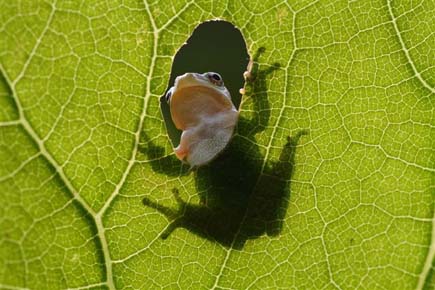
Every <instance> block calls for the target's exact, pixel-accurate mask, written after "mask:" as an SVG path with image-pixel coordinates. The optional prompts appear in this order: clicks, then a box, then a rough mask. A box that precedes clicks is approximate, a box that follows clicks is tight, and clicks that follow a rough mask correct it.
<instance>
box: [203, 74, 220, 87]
mask: <svg viewBox="0 0 435 290" xmlns="http://www.w3.org/2000/svg"><path fill="white" fill-rule="evenodd" d="M207 77H208V79H209V80H210V82H212V83H213V84H215V85H217V86H223V85H224V81H223V80H222V77H221V76H220V75H219V74H218V73H215V72H209V73H207Z"/></svg>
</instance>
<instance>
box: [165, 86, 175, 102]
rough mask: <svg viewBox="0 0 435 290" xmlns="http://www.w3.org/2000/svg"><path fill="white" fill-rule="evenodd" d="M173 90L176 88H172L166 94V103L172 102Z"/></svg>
mask: <svg viewBox="0 0 435 290" xmlns="http://www.w3.org/2000/svg"><path fill="white" fill-rule="evenodd" d="M173 88H174V87H172V88H170V89H169V91H168V92H167V93H166V95H165V99H166V102H167V103H169V102H170V101H171V97H172V91H173Z"/></svg>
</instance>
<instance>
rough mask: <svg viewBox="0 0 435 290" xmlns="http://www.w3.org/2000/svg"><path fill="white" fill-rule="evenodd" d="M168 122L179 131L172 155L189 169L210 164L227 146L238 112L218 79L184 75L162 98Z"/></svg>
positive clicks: (207, 74)
mask: <svg viewBox="0 0 435 290" xmlns="http://www.w3.org/2000/svg"><path fill="white" fill-rule="evenodd" d="M165 97H166V101H167V102H168V103H169V107H170V111H171V117H172V120H173V122H174V124H175V126H176V127H177V129H179V130H182V131H183V132H182V134H181V139H180V144H179V145H178V146H177V147H176V148H175V149H174V151H175V155H176V156H177V158H178V159H180V160H181V161H183V162H187V163H188V164H189V165H190V166H191V168H195V167H199V166H201V165H204V164H207V163H209V162H210V161H212V160H213V159H214V158H215V157H216V156H217V155H218V154H219V153H220V152H221V151H222V150H223V149H224V148H225V147H226V146H227V144H228V143H229V142H230V140H231V137H232V135H233V132H234V128H235V126H236V124H237V120H238V117H239V112H238V110H237V109H236V108H235V106H234V104H233V102H232V100H231V95H230V92H229V91H228V90H227V88H226V87H225V85H224V82H223V80H222V77H221V76H220V75H219V74H218V73H215V72H206V73H203V74H199V73H185V74H183V75H181V76H178V77H177V78H176V79H175V84H174V86H173V87H172V88H170V89H169V90H168V92H167V94H166V96H165Z"/></svg>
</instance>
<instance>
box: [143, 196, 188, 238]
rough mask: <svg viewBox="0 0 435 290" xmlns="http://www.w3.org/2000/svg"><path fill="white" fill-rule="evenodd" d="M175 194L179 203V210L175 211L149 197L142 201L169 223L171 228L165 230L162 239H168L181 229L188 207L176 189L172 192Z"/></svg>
mask: <svg viewBox="0 0 435 290" xmlns="http://www.w3.org/2000/svg"><path fill="white" fill-rule="evenodd" d="M172 192H173V193H174V198H175V200H176V201H177V203H178V209H177V210H174V209H172V208H169V207H166V206H163V205H160V204H158V203H157V202H155V201H152V200H150V199H149V198H147V197H144V198H143V199H142V203H143V204H144V205H145V206H148V207H151V208H153V209H155V210H157V211H158V212H160V213H162V214H163V215H164V216H165V217H166V218H167V219H168V220H169V221H170V223H169V226H168V227H167V228H166V229H165V231H164V232H163V233H162V234H161V235H160V237H161V238H162V239H166V238H167V237H168V236H169V235H170V234H171V233H172V232H173V231H174V230H175V229H176V228H178V227H180V226H181V225H182V224H183V212H184V210H185V207H186V203H185V202H184V201H183V200H182V199H181V198H180V195H179V192H178V190H177V189H176V188H174V189H173V190H172Z"/></svg>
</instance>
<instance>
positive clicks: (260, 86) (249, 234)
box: [139, 48, 307, 249]
mask: <svg viewBox="0 0 435 290" xmlns="http://www.w3.org/2000/svg"><path fill="white" fill-rule="evenodd" d="M263 52H264V49H262V48H261V49H259V50H258V51H257V53H256V54H255V55H254V58H253V61H254V62H253V66H252V69H251V73H250V76H249V77H248V79H247V84H246V86H245V89H246V93H245V94H246V95H247V96H248V97H249V98H251V100H252V103H253V107H252V114H253V116H252V118H250V119H247V118H245V117H240V119H239V123H238V126H237V129H236V132H235V135H234V137H233V139H232V140H231V142H230V144H229V145H228V147H227V148H226V149H225V150H224V152H223V153H222V154H221V155H219V156H218V158H216V159H215V160H214V161H212V162H211V163H210V164H208V165H205V166H203V167H200V168H199V169H197V171H196V172H195V174H196V178H195V182H196V188H197V192H198V194H199V198H200V202H199V204H191V203H187V202H185V201H184V200H182V199H181V197H180V195H179V190H178V189H177V188H173V189H172V192H173V194H174V198H175V200H176V202H177V204H178V208H170V207H167V206H163V205H160V204H158V203H157V202H155V201H153V200H151V199H149V198H148V197H145V198H143V204H144V205H146V206H149V207H151V208H154V209H156V210H157V211H159V212H161V213H162V214H164V215H165V216H166V217H167V218H168V219H169V220H170V224H169V226H168V227H167V228H166V229H165V231H164V232H163V233H162V235H161V238H162V239H166V238H167V237H168V236H169V235H170V234H171V233H172V232H173V231H174V230H175V229H177V228H179V227H181V228H185V229H187V230H189V231H190V232H192V233H195V234H196V235H198V236H201V237H203V238H206V239H209V240H211V241H215V242H218V243H220V244H222V245H224V246H226V247H231V248H235V249H242V248H243V246H244V244H245V242H246V241H247V240H248V239H254V238H257V237H260V236H262V235H263V234H267V235H268V236H277V235H279V233H280V232H281V230H282V228H283V222H284V219H285V214H286V211H287V207H288V202H289V200H290V191H291V186H290V180H291V177H292V174H293V172H294V160H295V154H296V147H297V144H298V142H299V139H300V137H301V136H303V135H306V134H307V131H306V130H301V131H299V132H297V133H296V134H295V135H294V136H293V137H287V142H286V144H285V145H284V146H283V148H282V149H281V152H280V155H279V158H278V160H277V161H275V162H272V161H268V160H264V157H263V156H262V154H261V153H260V148H259V147H258V145H257V144H256V142H255V134H257V133H259V132H262V131H264V130H265V128H266V126H267V125H268V122H269V119H270V110H271V108H270V102H269V100H268V94H267V87H266V80H267V77H268V76H269V75H271V74H272V73H273V72H274V71H276V70H277V69H278V68H279V67H280V66H279V64H276V63H275V64H273V65H272V66H266V65H265V67H266V68H264V69H260V66H259V64H258V57H259V56H260V54H261V53H263ZM247 96H245V98H246V97H247ZM142 133H143V135H142V136H144V137H143V138H144V142H143V143H142V144H143V145H144V146H140V147H139V150H140V151H141V152H142V153H144V154H146V155H148V158H149V159H152V160H154V161H150V163H151V166H152V168H153V170H155V171H157V172H163V173H165V174H167V175H170V176H179V175H180V174H185V173H187V171H188V170H187V166H186V165H182V166H181V167H180V161H179V160H177V159H176V158H175V156H174V155H170V156H166V157H163V152H164V149H163V148H161V147H159V146H156V145H154V144H152V141H151V140H150V139H149V138H148V137H147V136H146V134H144V132H142ZM159 154H160V155H159ZM177 164H178V165H177Z"/></svg>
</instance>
